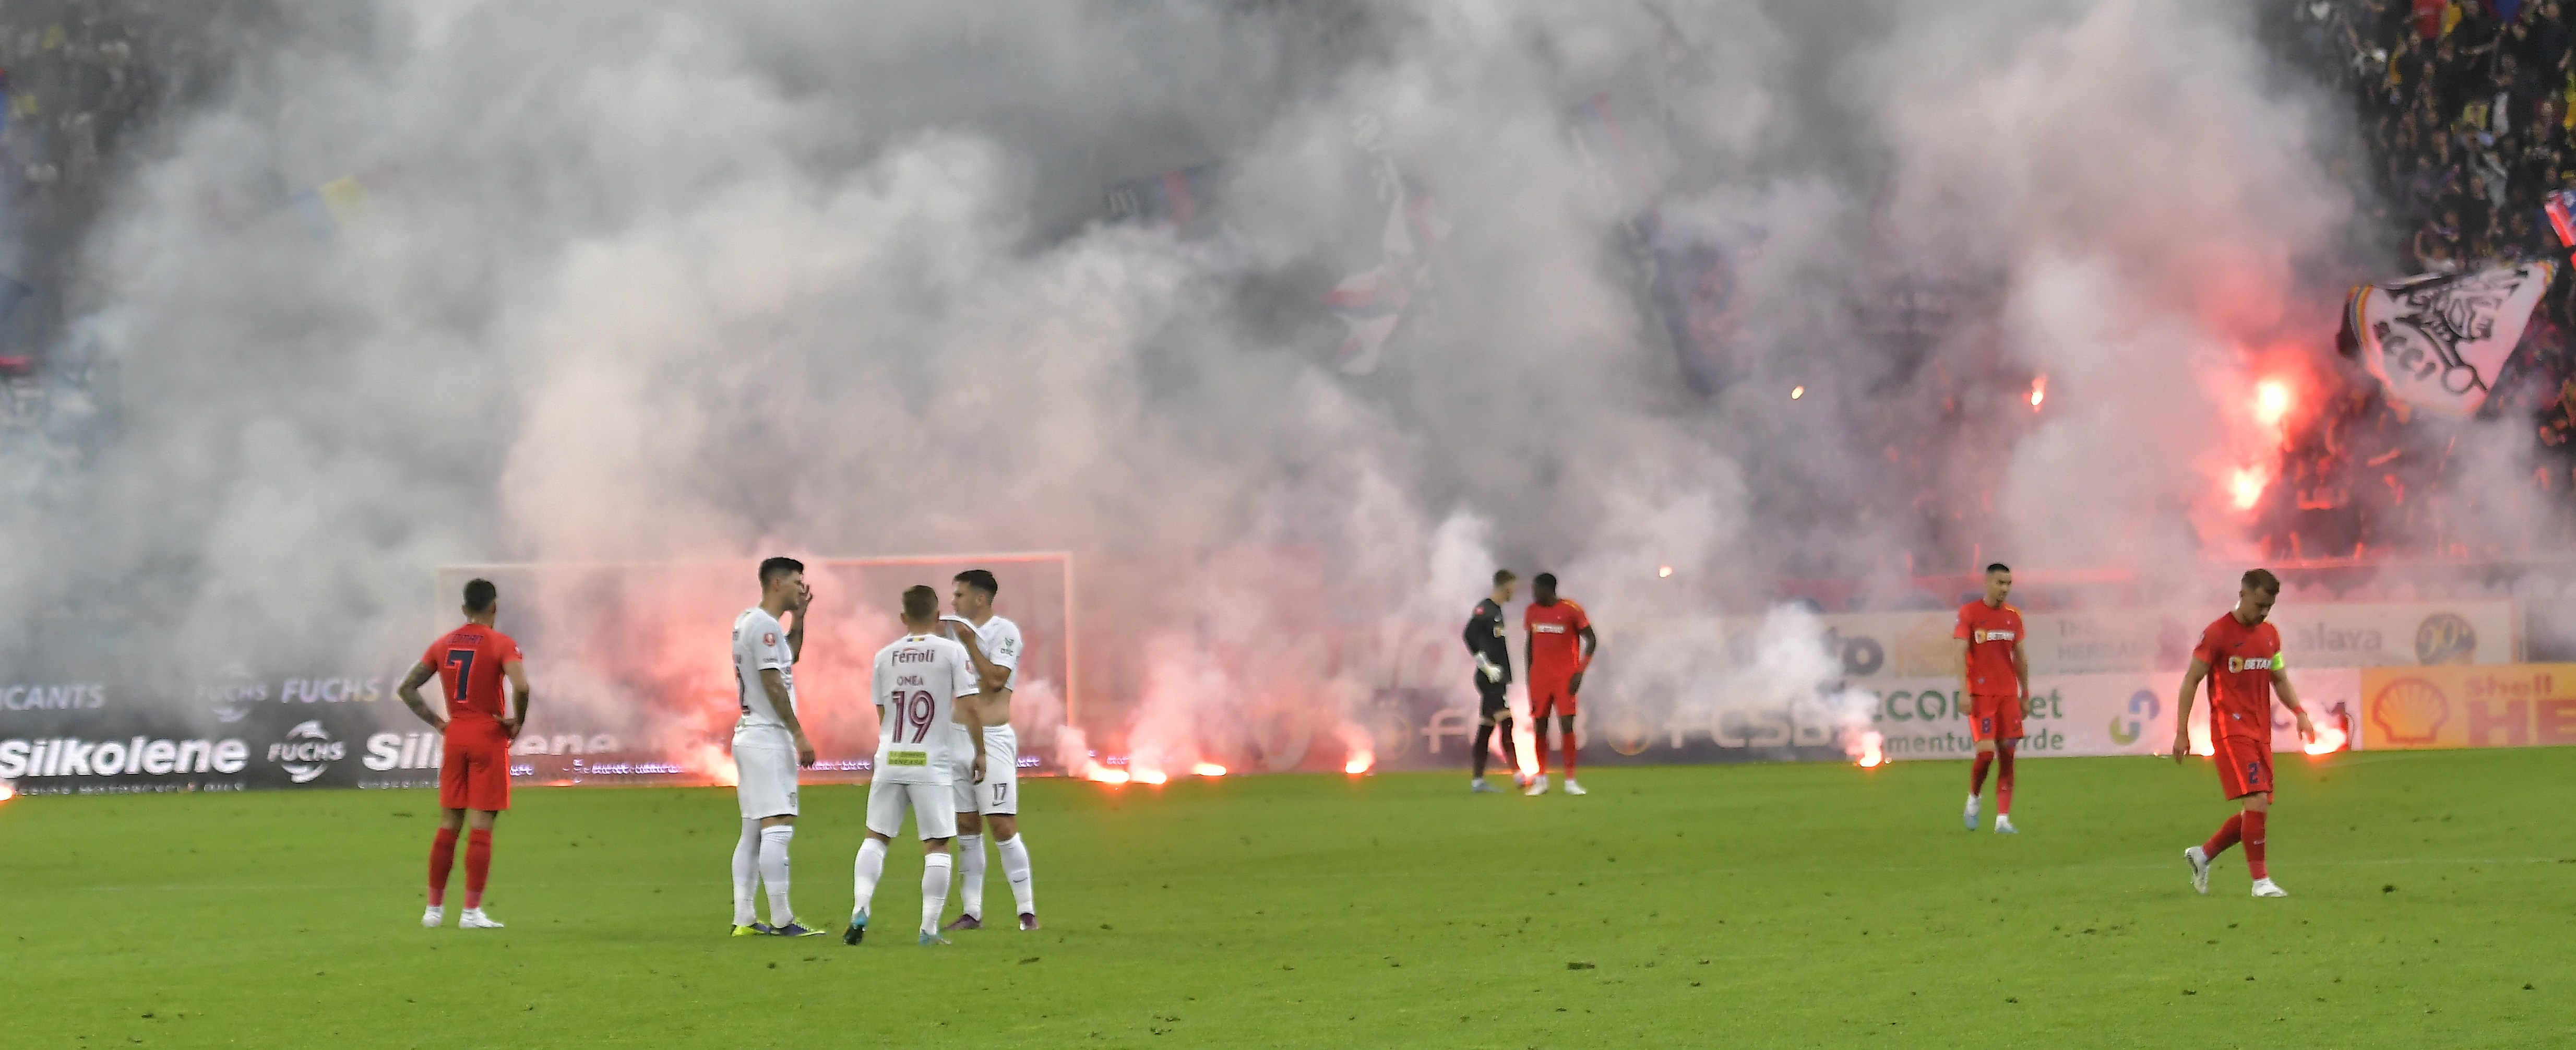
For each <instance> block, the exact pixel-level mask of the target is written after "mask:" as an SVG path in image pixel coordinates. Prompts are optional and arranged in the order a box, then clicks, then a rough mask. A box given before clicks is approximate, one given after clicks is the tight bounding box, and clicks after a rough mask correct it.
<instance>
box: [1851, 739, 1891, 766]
mask: <svg viewBox="0 0 2576 1050" xmlns="http://www.w3.org/2000/svg"><path fill="white" fill-rule="evenodd" d="M1886 745H1887V738H1886V737H1883V736H1880V735H1878V734H1877V733H1876V732H1867V733H1862V734H1861V735H1860V754H1859V756H1858V757H1857V760H1858V761H1859V762H1860V767H1861V768H1862V769H1875V768H1877V767H1879V766H1882V765H1886V764H1887V750H1886Z"/></svg>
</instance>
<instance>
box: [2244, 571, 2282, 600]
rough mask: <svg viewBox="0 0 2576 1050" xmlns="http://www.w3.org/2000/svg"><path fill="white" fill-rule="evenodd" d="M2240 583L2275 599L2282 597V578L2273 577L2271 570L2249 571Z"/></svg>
mask: <svg viewBox="0 0 2576 1050" xmlns="http://www.w3.org/2000/svg"><path fill="white" fill-rule="evenodd" d="M2238 582H2241V583H2243V584H2244V585H2245V586H2247V587H2251V588H2253V589H2255V590H2258V591H2261V592H2263V593H2265V594H2269V595H2271V596H2273V597H2275V598H2277V597H2280V596H2281V578H2280V577H2278V576H2274V575H2272V570H2270V569H2248V570H2246V571H2245V578H2244V579H2243V580H2241V581H2238Z"/></svg>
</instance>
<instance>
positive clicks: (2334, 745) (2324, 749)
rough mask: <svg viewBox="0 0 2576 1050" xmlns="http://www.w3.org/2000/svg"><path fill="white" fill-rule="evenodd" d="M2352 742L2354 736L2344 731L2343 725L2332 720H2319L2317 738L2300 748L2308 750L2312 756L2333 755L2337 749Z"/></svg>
mask: <svg viewBox="0 0 2576 1050" xmlns="http://www.w3.org/2000/svg"><path fill="white" fill-rule="evenodd" d="M2351 743H2352V738H2351V737H2350V736H2348V735H2347V734H2345V733H2344V731H2343V727H2342V726H2339V725H2336V724H2334V723H2332V722H2318V723H2317V738H2316V739H2314V740H2311V741H2308V742H2307V744H2306V745H2305V746H2303V747H2301V748H2300V750H2302V751H2306V752H2307V753H2308V754H2309V755H2311V756H2314V755H2331V754H2334V753H2335V752H2337V751H2341V750H2343V749H2344V748H2345V747H2346V746H2348V745H2350V744H2351Z"/></svg>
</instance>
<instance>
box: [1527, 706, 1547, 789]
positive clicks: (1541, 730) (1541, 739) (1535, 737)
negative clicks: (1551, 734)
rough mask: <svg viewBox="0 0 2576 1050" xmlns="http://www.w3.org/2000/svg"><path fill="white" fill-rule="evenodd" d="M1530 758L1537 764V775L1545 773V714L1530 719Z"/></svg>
mask: <svg viewBox="0 0 2576 1050" xmlns="http://www.w3.org/2000/svg"><path fill="white" fill-rule="evenodd" d="M1530 721H1532V722H1535V723H1537V724H1536V725H1533V726H1531V727H1530V760H1531V761H1533V762H1536V763H1537V764H1538V775H1540V776H1542V777H1543V776H1546V775H1547V716H1546V715H1540V716H1539V717H1537V718H1533V719H1530Z"/></svg>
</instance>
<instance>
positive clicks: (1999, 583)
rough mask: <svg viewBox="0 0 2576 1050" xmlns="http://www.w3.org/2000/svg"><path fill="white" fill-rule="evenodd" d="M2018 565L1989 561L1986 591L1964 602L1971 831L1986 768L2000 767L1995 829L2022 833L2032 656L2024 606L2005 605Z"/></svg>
mask: <svg viewBox="0 0 2576 1050" xmlns="http://www.w3.org/2000/svg"><path fill="white" fill-rule="evenodd" d="M2011 593H2012V570H2011V569H2010V568H2007V567H2006V566H2005V565H2004V564H2003V563H2002V562H1996V563H1995V564H1992V565H1989V566H1986V596H1985V597H1984V598H1981V599H1978V600H1976V601H1973V602H1969V603H1968V604H1966V605H1962V606H1960V607H1959V627H1958V629H1957V630H1956V631H1953V632H1951V636H1952V637H1955V638H1957V639H1958V640H1959V693H1960V695H1962V696H1965V697H1967V698H1968V730H1969V735H1970V736H1972V737H1974V738H1975V740H1976V742H1977V757H1976V761H1974V762H1973V763H1971V764H1970V765H1969V767H1968V809H1967V812H1966V813H1964V814H1962V815H1961V816H1962V818H1963V819H1965V820H1966V822H1967V825H1968V830H1970V831H1975V830H1977V796H1978V795H1980V794H1983V793H1984V792H1985V789H1986V767H1987V766H1989V765H1992V766H1996V767H1997V768H1996V770H1995V834H1997V835H2011V834H2016V833H2018V832H2017V829H2015V828H2014V827H2013V822H2012V795H2013V749H2014V748H2016V747H2018V746H2020V744H2021V737H2022V729H2021V718H2022V711H2023V709H2024V707H2025V705H2026V698H2027V697H2029V696H2030V660H2029V658H2028V657H2026V656H2024V655H2023V654H2022V648H2021V639H2022V629H2021V610H2019V609H2016V608H2013V607H2012V606H2010V605H2006V604H2004V597H2005V596H2006V595H2009V594H2011Z"/></svg>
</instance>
